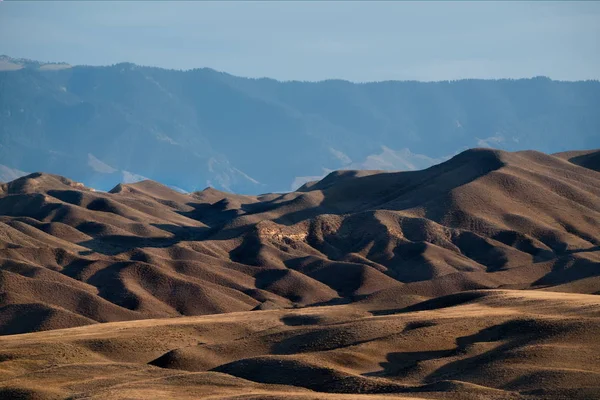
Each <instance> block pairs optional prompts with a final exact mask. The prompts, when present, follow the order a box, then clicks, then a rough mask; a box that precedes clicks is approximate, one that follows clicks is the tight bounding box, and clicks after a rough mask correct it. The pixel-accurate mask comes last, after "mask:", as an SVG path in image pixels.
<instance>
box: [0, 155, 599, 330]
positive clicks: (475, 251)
mask: <svg viewBox="0 0 600 400" xmlns="http://www.w3.org/2000/svg"><path fill="white" fill-rule="evenodd" d="M590 154H593V153H588V154H587V155H588V156H589V155H590ZM580 156H581V155H579V156H576V157H580ZM568 158H569V159H572V157H570V156H569V157H568ZM599 232H600V173H598V172H596V171H594V170H591V169H588V168H582V167H581V166H579V165H576V164H573V163H572V162H567V161H565V160H563V159H561V158H560V157H555V156H550V155H546V154H542V153H537V152H518V153H507V152H502V151H497V150H489V149H474V150H469V151H466V152H464V153H461V154H459V155H458V156H456V157H454V158H452V159H451V160H449V161H447V162H444V163H442V164H439V165H436V166H434V167H431V168H429V169H426V170H423V171H415V172H395V173H389V172H388V173H384V172H355V171H339V172H335V173H332V174H330V175H328V176H327V177H326V178H324V179H323V180H321V181H319V182H316V183H312V184H310V185H307V186H305V187H303V188H302V189H301V191H298V192H292V193H285V194H269V195H263V196H241V195H233V194H229V193H224V192H219V191H217V190H214V189H206V190H204V191H202V192H197V193H193V194H191V195H186V194H181V193H178V192H176V191H173V190H171V189H169V188H167V187H166V186H163V185H160V184H158V183H155V182H151V181H144V182H140V183H136V184H129V185H119V186H118V187H116V188H115V189H113V190H112V191H111V192H109V193H102V192H96V191H93V190H91V189H88V188H85V187H83V186H82V185H81V184H78V183H76V182H73V181H70V180H68V179H66V178H62V177H58V176H53V175H46V174H39V173H38V174H31V175H28V176H25V177H23V178H20V179H17V180H14V181H12V182H10V183H7V184H3V185H1V186H0V238H1V241H0V263H1V264H0V266H1V269H0V293H1V297H0V299H1V300H0V332H3V333H20V332H28V331H33V330H42V329H54V328H66V327H70V326H77V325H85V324H91V323H95V322H109V321H121V320H133V319H141V318H161V317H174V316H181V315H203V314H214V313H223V312H232V311H249V310H252V309H264V308H265V307H266V308H289V307H299V306H301V307H305V306H309V305H317V304H337V303H347V302H353V301H360V302H363V303H364V302H371V303H372V304H380V303H383V304H386V306H389V304H388V303H389V301H390V299H393V301H396V302H398V304H406V301H405V300H403V299H404V298H406V299H415V298H416V299H423V298H431V297H437V296H442V295H447V294H451V293H455V292H459V291H464V290H472V289H485V288H520V289H524V288H546V289H551V288H552V287H553V286H556V287H560V288H561V289H560V290H563V291H583V292H586V293H596V292H598V291H600V288H598V287H597V286H596V285H595V284H590V283H589V282H596V281H595V280H594V277H596V276H598V275H599V274H598V267H599V265H600V264H599V262H600V252H599V251H598V249H599V246H600V233H599ZM579 282H582V283H579ZM585 282H587V283H585ZM263 305H264V306H263ZM16 310H18V315H19V316H21V317H22V318H24V319H26V320H27V321H28V323H27V324H21V323H17V322H15V317H14V315H15V313H16V312H17V311H16Z"/></svg>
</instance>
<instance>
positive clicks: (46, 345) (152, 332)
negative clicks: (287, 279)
mask: <svg viewBox="0 0 600 400" xmlns="http://www.w3.org/2000/svg"><path fill="white" fill-rule="evenodd" d="M363 306H364V305H359V304H356V303H355V304H349V305H338V306H330V307H311V308H305V309H301V310H271V311H251V312H241V313H228V314H220V315H211V316H199V317H181V318H168V319H150V320H140V321H126V322H116V323H107V324H96V325H90V326H84V327H79V328H71V329H64V330H54V331H44V332H36V333H32V334H25V335H8V336H3V337H0V349H1V350H0V370H1V371H2V374H1V375H0V397H2V398H26V399H66V398H84V399H107V398H110V399H149V398H151V399H173V398H177V399H197V398H211V399H233V398H236V399H238V398H244V399H290V398H291V399H303V400H308V399H337V400H341V399H348V400H349V399H361V398H364V399H367V398H368V399H390V398H394V399H409V398H410V399H415V398H417V399H497V400H499V399H503V400H508V399H511V400H513V399H523V400H524V399H592V398H598V395H599V394H600V384H599V382H600V364H599V363H598V358H599V357H600V349H599V347H598V345H597V337H598V334H600V303H599V302H598V299H597V296H592V295H582V294H571V293H553V292H547V291H533V290H522V291H517V290H482V291H472V292H464V293H458V294H454V295H449V296H445V297H441V298H437V299H435V300H429V301H425V302H422V303H418V304H416V305H414V306H412V307H407V308H404V309H401V310H395V311H394V310H381V311H368V309H369V308H368V307H367V308H365V307H363ZM17 396H21V397H17Z"/></svg>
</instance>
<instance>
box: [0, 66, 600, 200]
mask: <svg viewBox="0 0 600 400" xmlns="http://www.w3.org/2000/svg"><path fill="white" fill-rule="evenodd" d="M598 109H600V82H598V81H579V82H562V81H554V80H551V79H548V78H545V77H535V78H530V79H517V80H507V79H502V80H475V79H469V80H460V81H443V82H415V81H386V82H373V83H352V82H347V81H341V80H327V81H322V82H297V81H291V82H279V81H276V80H273V79H266V78H263V79H249V78H241V77H236V76H232V75H229V74H226V73H223V72H217V71H214V70H212V69H208V68H202V69H194V70H189V71H176V70H166V69H161V68H154V67H142V66H137V65H135V64H131V63H121V64H116V65H112V66H103V67H93V66H70V65H67V64H64V63H40V62H36V61H31V60H22V59H12V58H10V57H7V56H0V165H1V166H2V168H0V180H8V179H7V178H8V177H14V176H18V175H19V174H22V173H27V172H34V171H43V172H48V173H54V174H59V175H63V176H67V177H69V178H71V179H75V180H77V181H80V182H83V183H84V184H85V185H87V186H90V187H94V188H96V189H100V190H108V189H110V188H112V187H113V186H115V185H116V184H118V183H120V182H133V181H137V180H141V179H153V180H156V181H159V182H161V183H164V184H166V185H169V186H172V187H174V188H177V189H178V190H182V191H195V190H200V189H203V188H205V187H207V186H212V187H215V188H217V189H221V190H227V191H232V192H239V193H248V194H256V193H264V192H271V191H288V190H292V189H295V188H297V187H299V186H300V185H302V184H303V183H305V182H306V181H308V180H313V179H318V178H320V177H322V176H324V175H325V174H327V173H328V172H330V171H332V170H337V169H384V170H412V169H421V168H426V167H428V166H430V165H433V164H436V163H438V162H441V161H443V160H445V159H447V158H448V157H451V156H452V155H454V154H457V153H458V152H460V151H462V150H465V149H467V148H472V147H494V148H500V149H504V150H511V151H512V150H520V149H533V150H539V151H543V152H546V153H554V152H560V151H566V150H572V149H579V150H583V149H592V148H598V147H600V113H599V112H598Z"/></svg>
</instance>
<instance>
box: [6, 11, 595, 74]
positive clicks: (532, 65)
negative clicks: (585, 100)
mask: <svg viewBox="0 0 600 400" xmlns="http://www.w3.org/2000/svg"><path fill="white" fill-rule="evenodd" d="M0 54H6V55H9V56H12V57H23V58H30V59H35V60H42V61H56V62H59V61H64V62H67V63H70V64H86V65H110V64H116V63H119V62H133V63H136V64H141V65H151V66H158V67H164V68H173V69H192V68H201V67H209V68H214V69H216V70H219V71H225V72H228V73H231V74H234V75H238V76H246V77H270V78H275V79H279V80H305V81H317V80H324V79H346V80H350V81H355V82H366V81H382V80H421V81H437V80H454V79H463V78H522V77H532V76H541V75H544V76H548V77H550V78H553V79H558V80H583V79H600V2H573V1H565V2H541V1H534V2H521V1H519V2H517V1H503V2H492V1H467V2H447V1H444V2H433V1H425V2H391V1H389V2H373V1H369V2H366V1H365V2H358V1H355V2H316V1H305V2H292V1H277V2H250V1H246V2H232V1H230V2H199V1H198V2H174V1H169V2H160V1H150V2H146V1H129V2H117V1H66V2H53V1H40V2H37V1H9V0H5V1H3V2H0Z"/></svg>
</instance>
